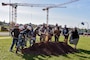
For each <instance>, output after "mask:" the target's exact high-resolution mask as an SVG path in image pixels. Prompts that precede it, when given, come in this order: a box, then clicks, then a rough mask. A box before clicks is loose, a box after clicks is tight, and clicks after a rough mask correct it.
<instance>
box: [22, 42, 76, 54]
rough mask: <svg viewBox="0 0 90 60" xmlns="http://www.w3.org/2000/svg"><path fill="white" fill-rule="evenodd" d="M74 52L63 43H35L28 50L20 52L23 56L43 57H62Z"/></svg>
mask: <svg viewBox="0 0 90 60" xmlns="http://www.w3.org/2000/svg"><path fill="white" fill-rule="evenodd" d="M74 52H76V50H75V49H73V48H72V47H71V46H69V45H67V44H65V43H64V42H46V43H44V42H42V43H35V44H34V45H32V46H31V47H29V48H25V49H23V50H22V53H23V54H44V55H62V54H68V53H74Z"/></svg>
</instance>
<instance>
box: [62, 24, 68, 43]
mask: <svg viewBox="0 0 90 60" xmlns="http://www.w3.org/2000/svg"><path fill="white" fill-rule="evenodd" d="M63 35H64V42H65V43H66V44H68V37H69V29H68V28H67V26H66V25H65V27H64V29H63Z"/></svg>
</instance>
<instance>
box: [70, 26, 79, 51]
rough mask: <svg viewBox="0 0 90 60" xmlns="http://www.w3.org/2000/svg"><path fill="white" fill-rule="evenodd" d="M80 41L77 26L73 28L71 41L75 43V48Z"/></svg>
mask: <svg viewBox="0 0 90 60" xmlns="http://www.w3.org/2000/svg"><path fill="white" fill-rule="evenodd" d="M78 41H79V34H78V31H77V28H76V27H75V28H74V29H73V30H72V32H71V36H70V43H71V44H74V45H75V46H74V49H76V47H77V44H78Z"/></svg>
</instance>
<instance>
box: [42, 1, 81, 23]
mask: <svg viewBox="0 0 90 60" xmlns="http://www.w3.org/2000/svg"><path fill="white" fill-rule="evenodd" d="M76 1H79V0H71V1H69V2H65V3H62V4H57V5H52V6H48V7H46V8H44V9H42V10H43V11H46V12H47V18H46V23H47V25H48V20H49V19H48V17H49V9H50V8H59V7H62V6H64V5H67V4H70V3H73V2H76ZM63 8H66V7H63Z"/></svg>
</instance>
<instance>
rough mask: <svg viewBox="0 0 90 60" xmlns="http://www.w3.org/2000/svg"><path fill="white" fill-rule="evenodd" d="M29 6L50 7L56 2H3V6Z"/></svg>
mask: <svg viewBox="0 0 90 60" xmlns="http://www.w3.org/2000/svg"><path fill="white" fill-rule="evenodd" d="M6 5H9V6H29V7H48V6H54V5H55V4H27V3H2V6H6Z"/></svg>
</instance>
